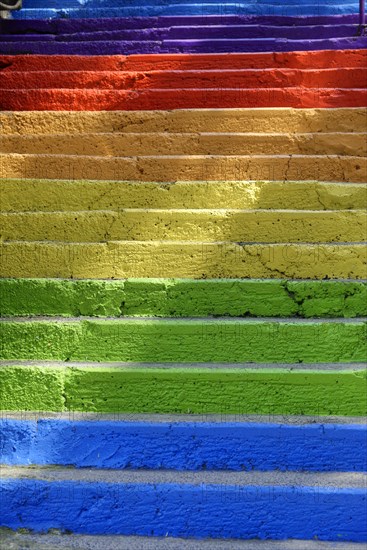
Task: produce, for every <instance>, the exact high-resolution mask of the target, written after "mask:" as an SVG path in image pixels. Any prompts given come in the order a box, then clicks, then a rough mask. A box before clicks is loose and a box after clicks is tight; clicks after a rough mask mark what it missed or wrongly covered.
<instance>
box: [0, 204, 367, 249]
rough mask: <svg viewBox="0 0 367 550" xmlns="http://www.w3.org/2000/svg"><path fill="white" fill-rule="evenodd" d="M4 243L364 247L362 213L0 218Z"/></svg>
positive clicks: (366, 217)
mask: <svg viewBox="0 0 367 550" xmlns="http://www.w3.org/2000/svg"><path fill="white" fill-rule="evenodd" d="M0 227H1V238H2V239H3V240H19V241H22V240H24V241H43V240H48V241H65V242H104V241H108V240H113V241H121V240H123V241H155V240H160V239H165V240H171V241H195V242H196V241H206V242H208V241H234V242H257V243H261V242H265V243H268V242H270V243H282V242H283V243H284V242H285V243H288V242H316V243H317V242H360V241H364V240H365V239H366V237H367V235H366V229H367V212H366V211H364V210H354V211H353V210H339V211H330V210H329V211H314V212H312V211H302V210H298V211H292V210H175V209H170V210H143V209H134V210H123V211H116V210H108V211H101V210H100V211H87V212H86V211H82V212H31V213H30V212H27V213H12V214H11V213H2V214H0Z"/></svg>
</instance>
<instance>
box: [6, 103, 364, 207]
mask: <svg viewBox="0 0 367 550" xmlns="http://www.w3.org/2000/svg"><path fill="white" fill-rule="evenodd" d="M176 112H177V111H176ZM36 141H37V140H36ZM239 206H240V207H241V208H244V209H264V210H267V209H282V210H292V209H293V210H314V211H322V210H344V209H348V210H355V209H366V208H367V184H362V183H358V184H353V183H328V182H316V181H307V182H297V181H296V182H295V181H287V182H283V181H250V182H249V181H233V182H231V181H211V182H206V181H202V182H199V181H191V182H190V181H186V182H183V181H181V182H180V181H179V182H170V183H169V182H168V183H157V182H140V181H133V182H126V181H103V180H101V181H96V180H47V179H46V180H42V179H41V180H37V179H4V180H2V181H1V205H0V208H1V212H22V211H28V212H43V211H45V212H52V211H59V212H64V211H76V210H109V209H110V208H113V207H114V208H117V209H125V208H153V209H154V208H159V209H170V208H181V209H182V208H183V209H186V208H188V209H190V208H199V209H200V208H238V207H239Z"/></svg>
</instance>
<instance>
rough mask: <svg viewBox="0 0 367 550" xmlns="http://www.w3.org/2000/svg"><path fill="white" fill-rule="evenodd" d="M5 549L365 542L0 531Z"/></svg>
mask: <svg viewBox="0 0 367 550" xmlns="http://www.w3.org/2000/svg"><path fill="white" fill-rule="evenodd" d="M2 542H3V543H4V544H6V548H7V550H19V549H20V548H23V547H24V548H27V549H29V550H60V549H61V548H64V549H65V550H106V548H108V550H142V549H143V548H144V550H201V549H203V550H211V549H213V550H216V549H217V550H365V543H358V542H326V541H312V540H299V539H292V540H291V539H288V540H282V541H279V540H266V541H265V540H258V539H256V540H254V539H252V540H239V539H192V538H188V539H183V538H180V537H177V538H174V537H158V536H154V537H143V536H135V535H130V536H127V535H75V534H74V535H66V534H64V533H63V534H61V532H59V533H58V532H57V530H55V531H54V532H53V533H50V534H43V535H38V534H31V533H28V534H24V530H23V531H22V533H20V532H18V531H12V530H10V529H4V528H0V543H2Z"/></svg>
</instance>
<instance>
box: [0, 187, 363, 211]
mask: <svg viewBox="0 0 367 550" xmlns="http://www.w3.org/2000/svg"><path fill="white" fill-rule="evenodd" d="M0 190H1V201H0V209H1V211H3V212H18V211H24V210H29V211H54V210H59V211H65V210H109V209H118V208H242V209H261V208H263V209H269V208H274V209H279V208H281V209H291V210H292V209H294V210H298V209H299V210H345V209H362V208H367V185H366V184H360V183H359V184H353V183H325V182H314V181H308V182H295V181H289V182H280V181H274V182H263V181H257V182H248V181H234V182H226V181H213V182H197V181H191V182H190V181H189V182H177V183H168V184H165V183H152V182H149V183H143V182H136V181H135V182H124V181H88V180H80V181H63V180H53V181H50V180H42V179H36V180H28V179H17V180H12V179H8V180H3V181H1V182H0Z"/></svg>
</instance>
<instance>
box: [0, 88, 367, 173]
mask: <svg viewBox="0 0 367 550" xmlns="http://www.w3.org/2000/svg"><path fill="white" fill-rule="evenodd" d="M25 93H26V92H25ZM35 93H36V94H38V92H37V91H36V92H35ZM52 93H53V92H51V94H52ZM112 93H113V92H112ZM366 94H367V90H366ZM94 99H95V98H94ZM93 101H94V100H93ZM0 177H6V178H13V179H17V178H30V179H38V178H41V179H66V180H80V179H87V180H88V179H90V180H112V181H121V180H122V181H142V182H153V181H155V182H172V181H180V180H181V181H218V180H225V181H231V182H232V181H238V180H246V181H249V180H265V181H269V180H271V181H282V180H283V181H295V180H298V181H315V180H318V181H325V182H335V181H337V182H348V183H349V182H350V183H365V182H366V181H367V158H366V157H363V158H361V157H357V156H349V155H343V156H340V155H317V154H316V155H235V156H234V155H190V156H188V155H172V156H171V155H144V156H143V155H141V156H125V157H124V156H121V157H99V156H88V155H49V154H44V153H42V154H34V155H30V154H21V155H20V154H16V153H14V154H10V153H4V154H0Z"/></svg>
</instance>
